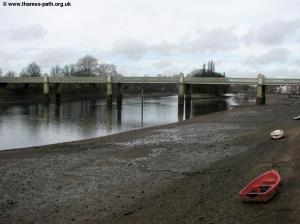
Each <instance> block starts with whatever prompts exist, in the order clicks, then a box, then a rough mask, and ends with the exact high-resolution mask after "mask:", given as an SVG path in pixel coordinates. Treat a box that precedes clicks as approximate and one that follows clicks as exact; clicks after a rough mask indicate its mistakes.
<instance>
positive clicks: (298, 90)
mask: <svg viewBox="0 0 300 224" xmlns="http://www.w3.org/2000/svg"><path fill="white" fill-rule="evenodd" d="M276 92H277V93H282V94H297V95H299V94H300V86H278V87H277V88H276Z"/></svg>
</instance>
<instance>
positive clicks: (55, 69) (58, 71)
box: [50, 65, 63, 77]
mask: <svg viewBox="0 0 300 224" xmlns="http://www.w3.org/2000/svg"><path fill="white" fill-rule="evenodd" d="M50 75H51V76H53V77H54V76H62V75H63V73H62V69H61V68H60V67H59V65H56V66H55V67H53V68H51V71H50Z"/></svg>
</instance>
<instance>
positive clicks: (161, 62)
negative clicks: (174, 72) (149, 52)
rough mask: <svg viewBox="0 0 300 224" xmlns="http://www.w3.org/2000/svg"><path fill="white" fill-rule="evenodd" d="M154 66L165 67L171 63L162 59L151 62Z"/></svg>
mask: <svg viewBox="0 0 300 224" xmlns="http://www.w3.org/2000/svg"><path fill="white" fill-rule="evenodd" d="M152 65H153V66H154V67H156V68H166V67H169V66H171V65H172V63H171V61H169V60H162V61H158V62H155V63H153V64H152Z"/></svg>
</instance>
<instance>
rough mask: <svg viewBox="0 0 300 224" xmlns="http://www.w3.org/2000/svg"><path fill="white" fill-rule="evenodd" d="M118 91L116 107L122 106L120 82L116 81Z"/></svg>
mask: <svg viewBox="0 0 300 224" xmlns="http://www.w3.org/2000/svg"><path fill="white" fill-rule="evenodd" d="M117 86H118V92H117V108H122V100H123V96H122V83H118V84H117Z"/></svg>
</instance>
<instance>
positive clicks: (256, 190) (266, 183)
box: [239, 170, 280, 202]
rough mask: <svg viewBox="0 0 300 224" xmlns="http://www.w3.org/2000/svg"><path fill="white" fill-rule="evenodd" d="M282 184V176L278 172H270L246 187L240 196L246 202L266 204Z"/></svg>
mask: <svg viewBox="0 0 300 224" xmlns="http://www.w3.org/2000/svg"><path fill="white" fill-rule="evenodd" d="M279 183H280V175H279V173H278V172H277V171H276V170H269V171H267V172H265V173H263V174H261V175H259V176H258V177H256V178H255V179H254V180H252V181H251V182H250V183H249V184H248V185H247V186H246V187H244V188H243V189H242V190H241V191H240V193H239V195H240V198H241V199H242V200H244V201H255V202H266V201H268V200H269V199H270V198H272V197H273V196H274V194H275V193H276V191H277V189H278V187H279Z"/></svg>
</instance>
